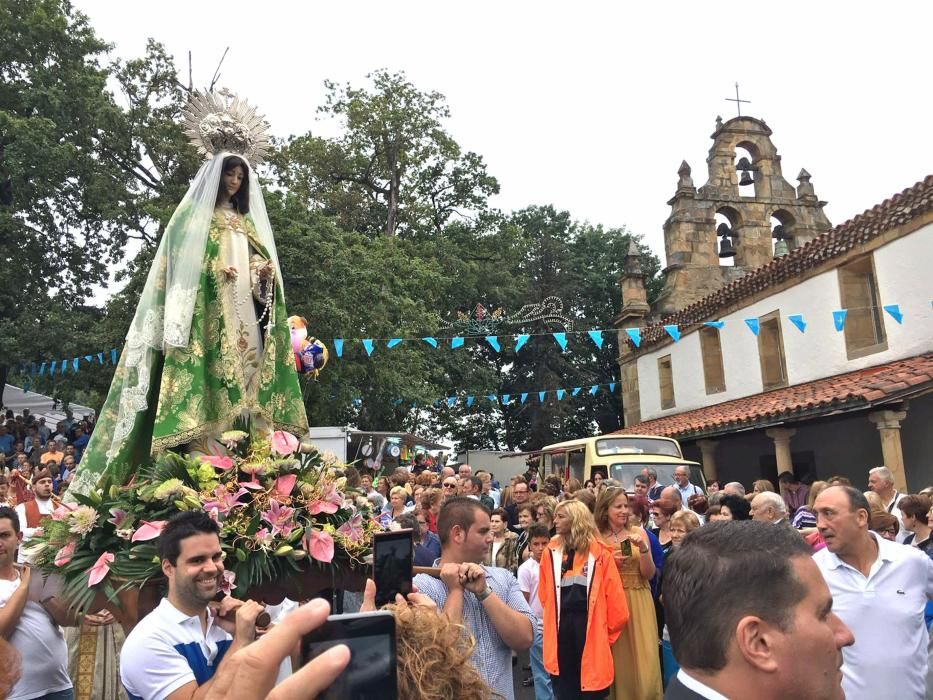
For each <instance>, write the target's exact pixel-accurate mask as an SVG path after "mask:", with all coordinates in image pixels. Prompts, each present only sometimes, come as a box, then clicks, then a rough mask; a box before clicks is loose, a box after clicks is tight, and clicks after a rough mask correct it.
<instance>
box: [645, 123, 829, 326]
mask: <svg viewBox="0 0 933 700" xmlns="http://www.w3.org/2000/svg"><path fill="white" fill-rule="evenodd" d="M711 138H712V139H713V146H712V148H710V151H709V156H708V157H707V159H706V164H707V169H708V172H709V176H708V179H707V181H706V184H705V185H703V186H702V187H700V188H699V189H697V188H696V187H694V185H693V179H692V178H691V171H690V166H689V165H688V164H687V163H686V161H684V162H683V163H681V166H680V168H679V170H678V171H677V174H678V176H679V180H678V182H677V190H676V192H675V193H674V196H673V197H672V198H671V199H670V201H668V204H669V205H670V207H671V214H670V216H669V217H668V219H667V221H665V222H664V251H665V254H666V257H667V267H666V268H665V269H664V272H663V274H664V289H663V291H662V292H661V295H660V296H659V298H658V301H657V304H656V305H655V309H654V312H655V313H656V314H659V315H661V316H664V315H667V314H671V313H673V312H675V311H678V310H680V309H682V308H684V307H685V306H688V305H689V304H691V303H693V302H694V301H697V300H699V299H701V298H703V297H705V296H706V295H708V294H710V293H712V292H714V291H716V290H717V289H719V288H720V287H722V286H723V285H725V284H728V283H729V282H731V281H732V280H734V279H736V278H738V277H741V276H742V275H744V274H745V273H746V272H749V271H750V270H754V269H756V268H759V267H761V266H763V265H765V264H767V263H768V261H769V260H771V259H772V258H773V257H774V256H775V255H781V254H783V253H786V252H788V251H789V250H793V249H794V248H797V247H799V246H802V245H803V244H805V243H807V242H808V241H811V240H813V239H814V238H815V237H816V236H818V235H820V234H821V233H825V232H826V231H828V230H829V229H830V228H832V225H831V224H830V222H829V220H828V219H827V218H826V215H825V214H824V213H823V207H824V206H825V204H826V202H821V201H820V200H819V199H818V198H817V196H816V194H815V193H814V190H813V185H812V184H810V174H809V173H808V172H807V171H806V170H801V171H800V174H799V175H798V176H797V182H798V185H797V187H796V189H795V188H794V187H792V186H791V185H790V184H789V183H788V182H787V181H786V180H785V179H784V176H783V174H782V172H781V156H779V155H778V153H777V149H776V148H775V147H774V144H773V143H772V142H771V129H770V128H768V125H767V124H765V123H764V121H762V120H760V119H755V118H753V117H745V116H740V117H736V118H734V119H730V120H729V121H727V122H725V123H723V121H722V119H720V118H717V119H716V130H715V131H714V132H713V135H712V137H711ZM717 215H718V221H717ZM717 239H719V245H718V247H717ZM731 258H734V265H731V266H729V265H722V264H721V262H722V261H724V260H729V259H731Z"/></svg>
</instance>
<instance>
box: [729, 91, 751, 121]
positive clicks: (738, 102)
mask: <svg viewBox="0 0 933 700" xmlns="http://www.w3.org/2000/svg"><path fill="white" fill-rule="evenodd" d="M726 101H727V102H735V108H736V109H737V110H738V111H739V116H740V117H741V116H742V103H743V102H744V103H745V104H751V103H752V102H751V100H740V99H739V84H738V83H736V84H735V99H733V98H731V97H727V98H726Z"/></svg>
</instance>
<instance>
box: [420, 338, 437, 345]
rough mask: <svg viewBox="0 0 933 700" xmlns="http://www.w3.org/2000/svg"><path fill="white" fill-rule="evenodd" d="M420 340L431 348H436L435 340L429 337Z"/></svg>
mask: <svg viewBox="0 0 933 700" xmlns="http://www.w3.org/2000/svg"><path fill="white" fill-rule="evenodd" d="M422 340H423V341H424V342H426V343H427V344H428V345H430V346H431V347H432V348H436V347H437V338H432V337H431V336H428V337H427V338H422Z"/></svg>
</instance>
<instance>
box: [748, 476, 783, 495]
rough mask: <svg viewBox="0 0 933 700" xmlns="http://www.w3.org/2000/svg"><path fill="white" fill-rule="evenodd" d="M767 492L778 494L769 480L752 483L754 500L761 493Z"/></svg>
mask: <svg viewBox="0 0 933 700" xmlns="http://www.w3.org/2000/svg"><path fill="white" fill-rule="evenodd" d="M765 491H771V492H772V493H777V489H776V488H774V484H772V483H771V482H770V481H768V480H767V479H758V480H757V481H753V482H752V498H754V497H755V496H757V495H758V494H759V493H764V492H765Z"/></svg>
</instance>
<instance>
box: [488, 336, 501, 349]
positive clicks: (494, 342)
mask: <svg viewBox="0 0 933 700" xmlns="http://www.w3.org/2000/svg"><path fill="white" fill-rule="evenodd" d="M486 342H487V343H489V345H490V346H492V349H493V350H495V351H496V352H499V351H500V350H502V347H501V346H500V345H499V338H498V336H495V335H487V336H486Z"/></svg>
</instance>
